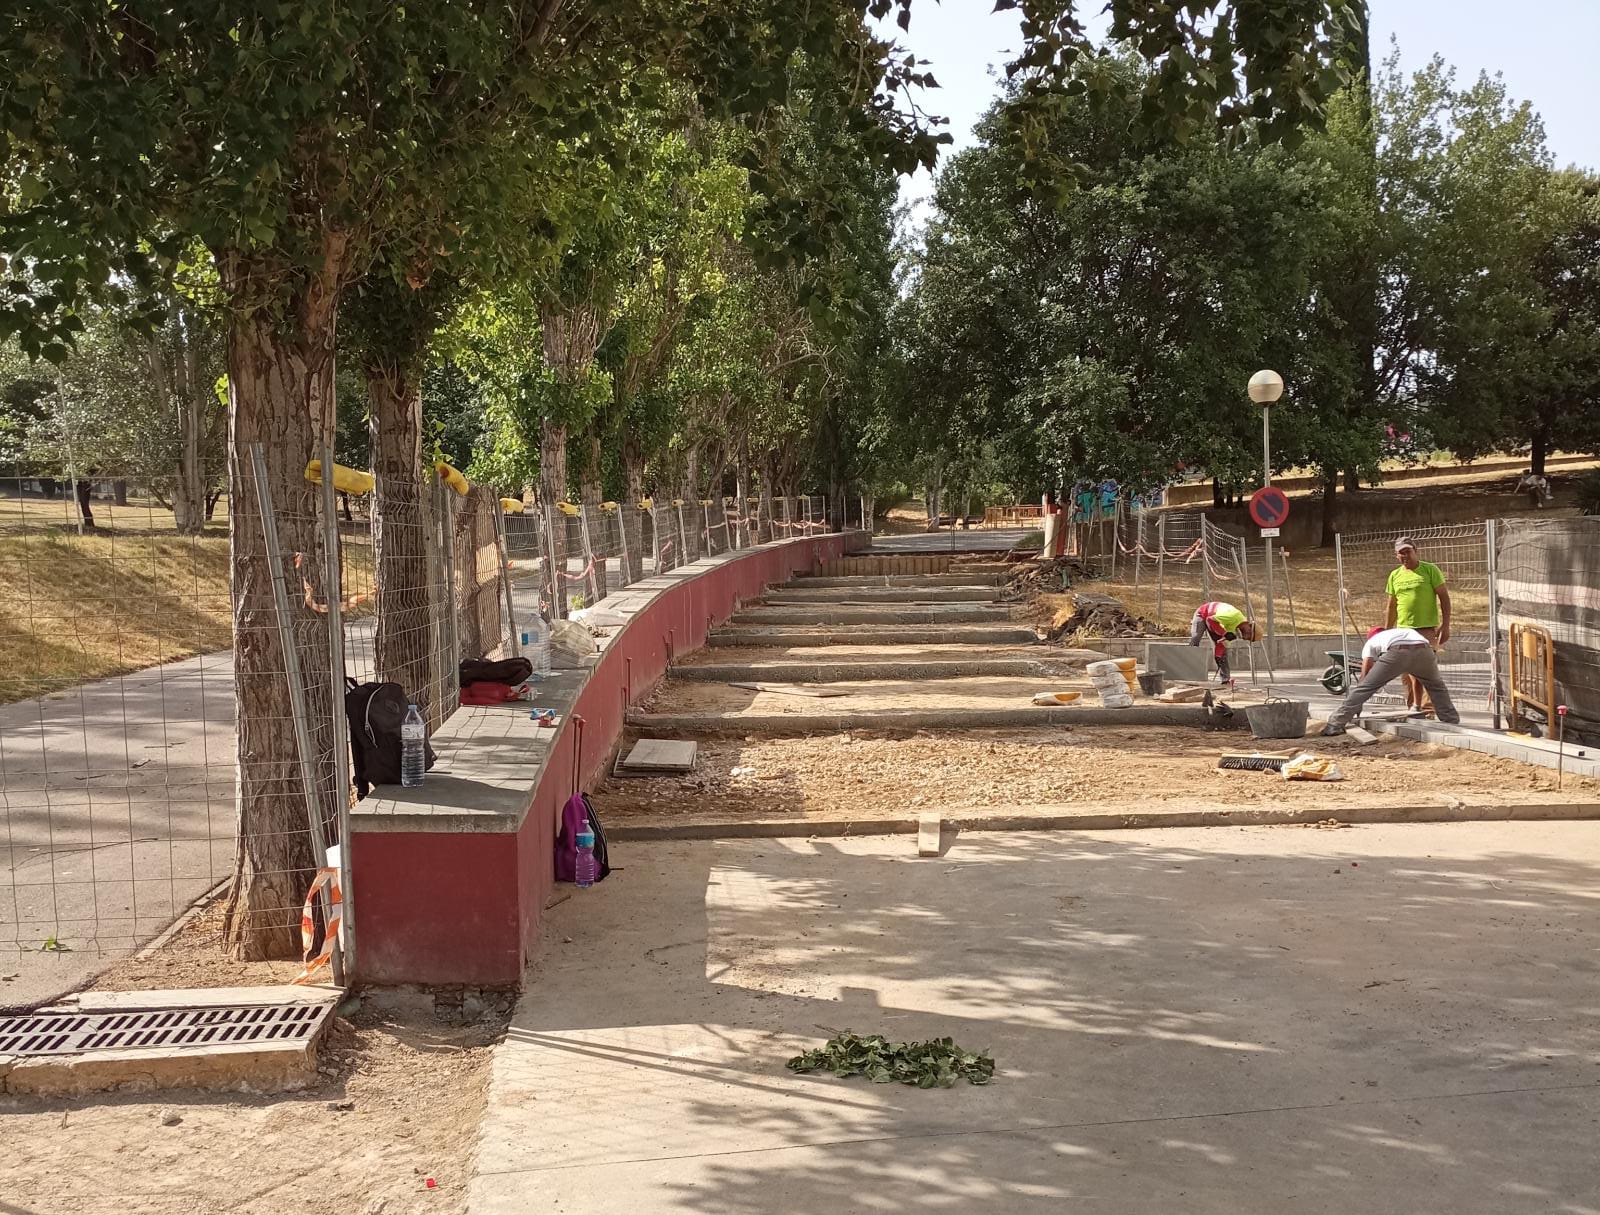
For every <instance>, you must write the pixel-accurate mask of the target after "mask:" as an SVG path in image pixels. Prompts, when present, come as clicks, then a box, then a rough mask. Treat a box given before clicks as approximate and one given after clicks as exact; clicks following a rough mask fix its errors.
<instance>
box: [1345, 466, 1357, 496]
mask: <svg viewBox="0 0 1600 1215" xmlns="http://www.w3.org/2000/svg"><path fill="white" fill-rule="evenodd" d="M1344 488H1345V492H1346V493H1352V494H1356V493H1360V492H1361V470H1360V469H1357V468H1347V469H1345V470H1344Z"/></svg>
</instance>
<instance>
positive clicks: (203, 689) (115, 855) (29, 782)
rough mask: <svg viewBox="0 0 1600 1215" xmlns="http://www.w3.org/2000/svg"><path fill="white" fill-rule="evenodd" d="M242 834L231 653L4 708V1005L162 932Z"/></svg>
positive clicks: (0, 742) (0, 789)
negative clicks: (236, 790)
mask: <svg viewBox="0 0 1600 1215" xmlns="http://www.w3.org/2000/svg"><path fill="white" fill-rule="evenodd" d="M234 828H235V812H234V699H233V656H232V654H231V653H222V654H208V655H203V656H201V657H198V658H191V659H188V660H186V661H183V662H174V663H168V664H166V665H165V666H159V667H153V668H151V669H149V670H146V671H140V672H138V673H137V674H133V675H127V676H123V677H120V678H116V679H105V680H100V681H98V682H95V683H91V684H85V685H83V686H82V687H78V688H74V689H72V690H70V691H66V692H58V693H55V694H54V695H51V696H45V697H41V698H39V699H37V700H28V701H22V702H19V703H17V704H11V705H4V706H0V1006H5V1005H18V1004H26V1003H32V1002H36V1001H38V1000H41V999H46V998H48V997H50V996H53V995H55V994H58V993H59V992H62V991H66V990H69V989H70V988H71V987H73V986H75V985H77V984H78V983H81V982H82V981H83V980H84V979H86V978H88V977H89V976H91V975H93V974H94V973H96V972H97V971H98V970H100V969H101V968H103V967H104V966H105V965H106V964H107V962H109V961H110V960H111V959H113V958H115V957H118V956H120V955H122V954H125V953H128V952H129V951H130V950H132V949H133V948H134V947H135V946H136V945H138V944H139V943H140V942H142V941H145V940H148V939H149V938H150V937H152V936H154V935H155V934H156V933H158V932H159V931H161V929H162V928H164V927H166V925H167V924H169V923H171V922H172V920H173V919H174V917H176V916H177V915H178V914H180V913H181V912H182V911H183V909H184V908H185V907H186V906H187V905H188V904H189V903H190V902H192V901H193V900H194V899H195V898H197V897H198V896H200V895H201V894H203V893H204V892H205V891H206V890H208V889H210V888H211V887H212V886H214V885H215V884H216V883H217V882H218V881H220V880H221V879H222V878H224V877H226V876H227V875H228V874H229V873H231V872H232V868H233V854H234V843H233V841H234ZM52 939H54V941H55V942H56V943H57V944H58V945H59V946H60V947H61V948H60V951H59V952H56V951H53V950H45V949H44V948H42V947H43V946H44V945H45V944H46V942H48V941H50V940H52ZM6 976H10V978H6Z"/></svg>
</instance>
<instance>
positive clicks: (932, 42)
mask: <svg viewBox="0 0 1600 1215" xmlns="http://www.w3.org/2000/svg"><path fill="white" fill-rule="evenodd" d="M1083 3H1084V10H1085V12H1090V11H1092V10H1095V9H1098V8H1099V7H1100V5H1099V4H1098V3H1097V0H1083ZM991 7H992V4H991V3H990V2H989V0H943V2H942V3H937V4H936V3H934V2H933V0H916V2H915V3H914V4H913V5H912V13H913V16H912V22H911V32H910V34H909V35H906V36H904V41H905V42H906V44H907V45H908V46H909V47H910V49H912V50H914V51H915V52H916V53H917V55H918V56H919V57H920V58H923V59H927V60H929V61H930V65H929V69H928V70H930V71H932V72H933V74H934V77H935V78H936V79H937V80H938V81H939V85H940V87H939V88H938V89H936V90H934V91H932V92H931V93H929V94H928V95H927V97H926V98H925V100H924V102H923V105H924V108H926V109H927V110H928V111H929V112H931V113H934V114H939V115H941V116H943V117H947V118H949V119H950V120H951V121H950V125H949V127H947V128H946V129H947V130H949V131H950V133H951V134H952V135H953V136H954V137H955V145H954V147H955V148H961V147H965V146H967V145H968V144H970V143H971V142H972V124H973V123H974V122H976V121H977V119H978V118H979V117H980V116H981V115H982V114H983V111H984V110H985V109H987V108H988V106H989V103H990V101H991V100H993V98H994V95H995V92H996V89H997V83H996V81H997V79H998V78H1003V76H1004V65H1005V62H1006V58H1007V55H1006V52H1007V51H1008V50H1009V49H1010V48H1012V47H1015V46H1016V45H1017V43H1018V41H1019V38H1018V35H1017V18H1016V14H1015V13H993V12H991V11H990V9H991ZM1371 12H1372V34H1373V37H1372V57H1373V59H1374V60H1382V59H1383V58H1384V57H1385V56H1387V55H1388V53H1389V43H1390V39H1391V38H1394V39H1398V41H1399V46H1400V58H1401V63H1402V65H1403V66H1405V67H1406V68H1407V69H1411V68H1416V67H1421V66H1422V65H1423V64H1424V63H1426V62H1427V60H1428V59H1429V58H1430V57H1431V56H1433V55H1435V54H1438V55H1442V56H1443V57H1444V59H1445V62H1447V63H1449V64H1452V65H1453V66H1454V67H1455V68H1456V69H1457V71H1458V73H1459V78H1460V79H1462V80H1471V79H1475V78H1476V77H1477V75H1478V73H1479V72H1482V71H1488V72H1490V73H1494V72H1499V73H1501V74H1503V75H1504V77H1505V82H1506V88H1507V91H1508V92H1509V94H1510V95H1511V97H1513V98H1515V99H1517V100H1527V101H1531V102H1532V103H1533V107H1534V109H1536V110H1537V111H1538V112H1539V114H1540V116H1541V117H1542V118H1543V119H1544V124H1545V135H1546V140H1547V143H1548V144H1549V148H1550V152H1551V155H1552V156H1553V157H1554V158H1555V161H1556V164H1558V165H1568V164H1579V165H1583V166H1586V167H1588V168H1591V169H1600V122H1596V121H1595V119H1594V109H1595V102H1596V97H1597V87H1596V77H1595V61H1596V59H1597V57H1600V0H1371ZM991 67H992V68H993V69H994V71H995V72H996V73H998V77H997V76H995V75H991ZM930 189H931V180H930V178H929V175H928V174H927V173H926V172H919V173H918V174H917V175H916V176H915V177H914V178H910V179H904V180H902V182H901V188H900V196H901V199H902V200H903V201H907V202H910V203H912V204H913V207H914V212H920V211H922V210H923V209H924V208H925V200H926V198H927V196H928V194H929V192H930Z"/></svg>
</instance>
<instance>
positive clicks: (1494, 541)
mask: <svg viewBox="0 0 1600 1215" xmlns="http://www.w3.org/2000/svg"><path fill="white" fill-rule="evenodd" d="M1483 530H1484V542H1485V543H1486V544H1487V545H1488V553H1487V558H1486V559H1487V566H1488V573H1489V703H1490V712H1491V713H1492V715H1493V724H1494V728H1495V729H1496V730H1498V729H1499V728H1500V725H1501V722H1502V720H1503V719H1504V714H1503V709H1504V703H1503V702H1502V700H1501V698H1500V579H1499V575H1500V561H1499V558H1498V556H1497V554H1496V551H1495V550H1496V548H1497V546H1498V542H1499V533H1500V525H1499V523H1498V522H1497V521H1496V520H1494V519H1487V520H1485V521H1484V529H1483Z"/></svg>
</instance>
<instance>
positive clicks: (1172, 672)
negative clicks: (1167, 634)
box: [1144, 641, 1211, 680]
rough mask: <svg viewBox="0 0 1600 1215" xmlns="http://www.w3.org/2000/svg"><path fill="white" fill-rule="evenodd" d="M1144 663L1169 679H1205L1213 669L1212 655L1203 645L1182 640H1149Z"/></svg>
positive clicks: (1146, 644)
mask: <svg viewBox="0 0 1600 1215" xmlns="http://www.w3.org/2000/svg"><path fill="white" fill-rule="evenodd" d="M1144 665H1145V668H1146V669H1147V670H1151V671H1161V672H1162V673H1164V674H1165V675H1166V676H1167V677H1168V678H1169V679H1193V680H1203V679H1205V678H1206V676H1207V675H1208V674H1209V673H1210V671H1211V655H1210V653H1208V652H1207V651H1206V650H1205V649H1204V648H1203V647H1201V646H1197V645H1188V644H1186V643H1184V642H1181V641H1149V642H1146V643H1145V647H1144Z"/></svg>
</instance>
